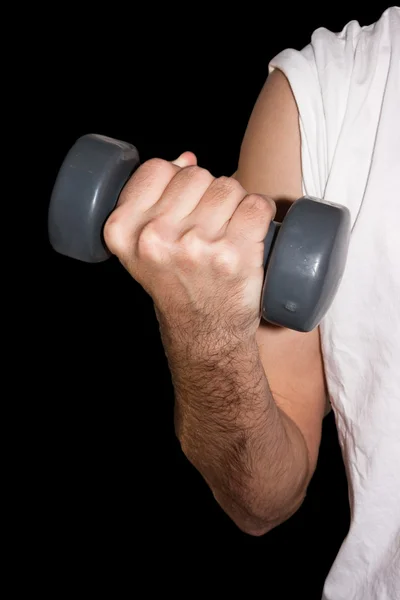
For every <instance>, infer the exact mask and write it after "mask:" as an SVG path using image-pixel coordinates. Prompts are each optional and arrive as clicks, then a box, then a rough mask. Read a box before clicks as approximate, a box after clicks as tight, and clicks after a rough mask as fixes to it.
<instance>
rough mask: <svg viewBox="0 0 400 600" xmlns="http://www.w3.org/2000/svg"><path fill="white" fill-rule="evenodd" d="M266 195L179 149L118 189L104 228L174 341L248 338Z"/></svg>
mask: <svg viewBox="0 0 400 600" xmlns="http://www.w3.org/2000/svg"><path fill="white" fill-rule="evenodd" d="M275 212H276V207H275V204H274V202H273V201H272V200H270V199H268V198H266V197H264V196H261V195H256V194H247V192H246V190H245V189H243V187H242V186H241V185H240V183H239V182H238V181H236V180H235V179H234V178H229V177H219V178H215V177H213V176H212V175H211V174H210V173H209V171H207V170H206V169H203V168H200V167H199V166H197V160H196V157H195V156H194V155H193V154H192V153H191V152H185V153H184V154H182V155H181V156H180V157H179V158H178V159H177V160H176V161H174V162H169V161H166V160H161V159H152V160H149V161H147V162H145V163H144V164H143V165H141V166H140V167H139V168H138V170H137V171H136V172H135V173H134V174H133V176H132V177H131V179H130V180H129V181H128V183H127V184H126V186H125V188H124V189H123V191H122V193H121V195H120V198H119V201H118V204H117V207H116V209H115V210H114V212H113V213H112V214H111V216H110V217H109V219H108V221H107V222H106V224H105V228H104V239H105V242H106V244H107V246H108V248H109V250H110V251H111V252H112V253H113V254H115V255H116V256H117V258H118V259H119V260H120V262H121V263H122V264H123V266H124V267H125V268H126V269H127V270H128V272H129V273H130V274H131V275H132V277H133V278H134V279H135V280H136V281H137V282H138V283H140V284H141V285H142V287H143V288H144V289H145V290H146V291H147V292H148V293H149V294H150V296H151V297H152V299H153V301H154V305H155V310H156V314H157V318H158V320H159V322H160V324H161V325H162V327H163V328H164V333H165V332H167V334H166V335H168V336H169V337H170V338H173V339H175V340H178V341H179V343H183V344H190V345H196V344H200V345H204V344H206V343H207V342H210V340H213V342H215V343H217V341H218V340H220V342H221V343H222V344H229V343H230V342H232V343H235V341H236V342H237V341H239V342H240V341H243V340H244V341H245V340H246V339H248V338H249V337H251V336H254V334H255V332H256V330H257V327H258V325H259V321H260V318H261V302H260V301H261V293H262V285H263V276H264V268H263V256H264V239H265V237H266V235H267V232H268V227H269V224H270V222H271V220H272V219H273V218H274V216H275Z"/></svg>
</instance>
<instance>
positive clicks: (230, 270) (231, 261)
mask: <svg viewBox="0 0 400 600" xmlns="http://www.w3.org/2000/svg"><path fill="white" fill-rule="evenodd" d="M213 263H214V267H215V268H216V269H217V270H218V272H220V273H221V274H224V275H230V276H232V275H236V274H238V272H239V269H240V253H239V250H238V249H237V248H236V246H235V245H234V244H232V243H231V242H229V241H228V240H222V241H221V242H220V243H219V244H218V248H217V251H216V252H215V254H214V255H213Z"/></svg>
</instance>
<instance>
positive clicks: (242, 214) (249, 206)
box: [226, 194, 276, 242]
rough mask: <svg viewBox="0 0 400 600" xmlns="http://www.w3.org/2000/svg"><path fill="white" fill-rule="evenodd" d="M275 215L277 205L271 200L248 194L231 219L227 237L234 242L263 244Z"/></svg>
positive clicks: (259, 195) (262, 196)
mask: <svg viewBox="0 0 400 600" xmlns="http://www.w3.org/2000/svg"><path fill="white" fill-rule="evenodd" d="M275 215H276V204H275V202H274V201H273V200H272V199H271V198H269V197H268V196H264V195H261V194H248V195H247V196H245V198H243V200H242V202H241V203H240V204H239V206H238V207H237V209H236V211H235V212H234V214H233V216H232V218H231V219H230V221H229V224H228V226H227V229H226V236H227V237H228V238H229V239H231V240H232V241H234V242H240V241H254V242H263V241H264V240H265V238H266V235H267V233H268V229H269V226H270V223H271V221H272V220H273V219H274V217H275Z"/></svg>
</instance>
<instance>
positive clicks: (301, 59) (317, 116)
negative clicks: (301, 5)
mask: <svg viewBox="0 0 400 600" xmlns="http://www.w3.org/2000/svg"><path fill="white" fill-rule="evenodd" d="M361 29H362V28H361V27H360V25H359V24H358V22H356V21H352V22H350V23H348V24H347V25H346V27H345V28H344V29H343V30H342V31H341V32H339V33H334V32H332V31H329V30H328V29H326V28H319V29H317V30H316V31H315V32H314V33H313V34H312V36H311V40H310V43H309V44H308V45H307V46H305V47H304V48H303V49H302V50H295V49H292V48H287V49H285V50H283V51H282V52H280V53H279V54H278V55H277V56H275V58H273V59H272V60H271V61H270V63H269V71H270V72H271V71H273V70H274V69H280V70H281V71H282V72H283V73H284V75H285V76H286V78H287V79H288V81H289V84H290V86H291V88H292V91H293V95H294V97H295V100H296V103H297V107H298V111H299V126H300V133H301V153H302V172H303V193H304V194H307V195H309V196H314V197H317V198H324V194H325V189H326V186H327V182H328V178H329V173H330V168H331V165H332V162H333V159H334V155H335V150H336V145H337V141H338V138H339V135H340V130H341V126H342V123H343V119H344V116H345V113H346V104H347V99H348V94H349V88H350V82H351V76H352V69H353V63H354V55H355V52H356V48H357V40H358V37H359V35H360V32H361Z"/></svg>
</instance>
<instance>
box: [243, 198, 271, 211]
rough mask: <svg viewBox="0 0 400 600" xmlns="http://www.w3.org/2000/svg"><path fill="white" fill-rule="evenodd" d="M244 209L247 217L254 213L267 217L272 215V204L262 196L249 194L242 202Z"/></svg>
mask: <svg viewBox="0 0 400 600" xmlns="http://www.w3.org/2000/svg"><path fill="white" fill-rule="evenodd" d="M244 208H245V211H246V213H248V214H249V216H252V215H254V214H255V213H257V214H258V213H262V214H263V215H269V214H272V213H273V207H272V204H271V202H270V201H269V200H267V198H264V196H260V195H259V194H249V195H248V196H246V198H245V200H244Z"/></svg>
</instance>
